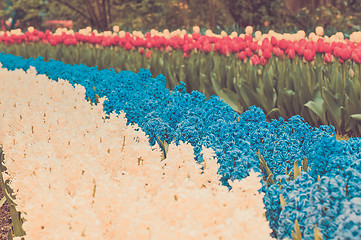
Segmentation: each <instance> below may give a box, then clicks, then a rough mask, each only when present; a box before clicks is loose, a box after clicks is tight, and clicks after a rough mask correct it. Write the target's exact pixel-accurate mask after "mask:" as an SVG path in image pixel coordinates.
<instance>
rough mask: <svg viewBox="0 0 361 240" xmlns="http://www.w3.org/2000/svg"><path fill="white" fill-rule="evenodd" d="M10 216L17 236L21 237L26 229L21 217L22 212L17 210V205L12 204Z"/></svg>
mask: <svg viewBox="0 0 361 240" xmlns="http://www.w3.org/2000/svg"><path fill="white" fill-rule="evenodd" d="M10 216H11V221H12V225H13V230H14V236H15V237H21V236H24V235H25V231H24V230H23V228H22V224H23V223H22V221H21V219H20V214H19V212H18V211H16V209H15V206H14V205H12V204H10Z"/></svg>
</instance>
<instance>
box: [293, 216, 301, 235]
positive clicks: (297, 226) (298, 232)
mask: <svg viewBox="0 0 361 240" xmlns="http://www.w3.org/2000/svg"><path fill="white" fill-rule="evenodd" d="M292 236H293V239H294V240H302V233H301V229H300V225H299V224H298V220H297V219H296V220H295V231H292Z"/></svg>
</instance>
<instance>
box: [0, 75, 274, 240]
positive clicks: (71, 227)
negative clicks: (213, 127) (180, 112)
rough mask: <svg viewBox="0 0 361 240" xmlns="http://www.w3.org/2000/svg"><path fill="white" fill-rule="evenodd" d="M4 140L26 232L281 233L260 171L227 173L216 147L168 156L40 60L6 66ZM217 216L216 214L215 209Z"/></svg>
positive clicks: (34, 235)
mask: <svg viewBox="0 0 361 240" xmlns="http://www.w3.org/2000/svg"><path fill="white" fill-rule="evenodd" d="M0 89H1V95H0V116H1V117H0V139H1V145H2V148H3V151H4V154H5V166H6V168H7V171H6V172H7V174H5V177H6V179H10V180H11V183H10V186H11V188H12V189H13V191H14V193H15V195H16V199H15V200H14V202H15V203H16V204H17V210H19V211H20V212H21V213H23V215H22V216H23V217H24V218H25V222H24V223H23V228H24V230H25V232H26V235H25V238H26V239H168V238H173V239H215V238H216V239H220V238H221V239H234V237H236V238H239V239H260V240H264V239H272V238H271V237H270V232H271V229H270V228H269V225H268V223H267V221H266V218H265V217H264V213H265V209H264V205H263V202H262V196H263V194H262V193H261V194H260V193H259V192H258V190H259V189H260V188H261V187H262V185H261V183H260V182H259V180H260V179H259V178H258V177H257V174H256V173H254V172H251V173H250V176H249V177H247V178H245V179H243V180H242V181H238V180H235V181H230V182H229V184H230V185H231V186H232V191H228V188H227V187H226V186H223V185H221V184H220V182H219V178H220V176H219V175H217V169H218V164H217V161H216V159H215V158H214V156H213V153H212V150H210V149H206V148H204V149H203V151H202V158H203V163H202V164H197V163H196V162H195V161H194V155H193V154H192V147H191V146H190V145H189V144H185V143H181V144H179V145H177V146H176V145H175V144H170V145H169V149H168V152H167V157H166V159H164V160H162V159H161V151H160V149H159V148H158V147H156V146H155V147H151V146H150V144H149V141H148V138H147V137H146V136H145V134H144V132H143V131H141V130H139V128H138V127H137V126H136V125H128V126H127V125H126V118H125V116H124V113H121V114H120V115H119V116H118V115H116V114H110V115H108V116H106V115H105V113H104V112H103V105H102V101H103V100H104V99H101V100H100V103H98V104H97V105H96V106H95V105H91V104H90V103H89V102H87V101H86V100H85V88H84V87H82V86H80V85H76V86H75V87H74V88H73V87H72V86H71V85H70V84H69V83H68V82H66V81H64V80H58V82H54V81H51V80H49V79H48V78H47V77H46V76H44V75H36V71H35V70H34V69H29V70H28V71H27V72H26V73H25V72H24V71H22V70H15V71H12V72H10V71H8V70H5V69H0ZM210 216H212V217H210Z"/></svg>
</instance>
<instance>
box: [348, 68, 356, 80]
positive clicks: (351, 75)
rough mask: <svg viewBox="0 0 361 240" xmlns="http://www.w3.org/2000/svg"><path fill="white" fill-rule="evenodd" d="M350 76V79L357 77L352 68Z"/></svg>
mask: <svg viewBox="0 0 361 240" xmlns="http://www.w3.org/2000/svg"><path fill="white" fill-rule="evenodd" d="M349 74H350V78H353V76H354V75H355V72H354V71H353V70H352V68H350V71H349Z"/></svg>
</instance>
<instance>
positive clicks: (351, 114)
mask: <svg viewBox="0 0 361 240" xmlns="http://www.w3.org/2000/svg"><path fill="white" fill-rule="evenodd" d="M316 33H317V34H315V33H313V34H310V35H309V36H308V37H307V38H305V34H304V32H299V33H297V34H294V35H291V34H283V35H281V34H276V33H274V32H270V33H268V34H263V35H262V34H261V33H259V34H256V33H255V34H254V35H255V36H254V37H252V35H250V34H251V32H248V33H247V34H241V35H240V36H238V35H237V36H236V35H234V34H233V35H232V34H231V35H230V36H227V35H224V34H223V35H214V34H211V33H208V34H207V35H200V34H199V33H198V32H197V31H195V32H194V33H193V34H187V33H186V32H185V31H180V30H179V31H175V32H172V33H169V32H164V33H159V32H156V31H151V32H148V33H146V34H145V35H144V34H143V33H140V32H134V33H125V32H119V33H112V32H105V33H96V32H92V31H88V30H81V31H80V32H78V33H73V32H71V31H64V30H59V31H58V32H56V33H54V34H51V33H50V32H47V33H43V32H39V31H37V30H31V31H28V32H26V33H25V34H22V33H20V32H16V31H14V32H13V34H12V35H8V34H6V35H3V44H0V50H4V51H5V52H6V53H12V54H15V55H21V56H24V57H27V58H28V57H33V58H36V57H38V56H42V57H44V59H45V60H49V59H51V58H53V59H57V60H61V61H63V62H65V63H70V64H79V63H83V64H86V65H88V66H98V67H99V68H100V69H104V68H107V69H109V68H114V69H115V70H116V71H120V70H131V71H134V72H135V71H138V70H139V69H140V68H148V69H150V71H151V72H152V73H153V74H155V75H157V74H160V73H163V74H164V75H165V76H166V79H167V86H168V88H169V89H173V88H174V87H175V86H177V85H179V84H180V82H181V81H184V82H185V83H186V88H187V91H188V92H191V91H192V90H198V91H200V92H202V93H204V94H205V95H206V97H210V96H213V95H217V96H220V97H221V98H222V99H224V100H225V102H226V103H228V104H229V105H230V106H231V107H232V108H233V109H234V110H236V111H238V112H240V113H241V112H243V110H244V109H248V108H249V107H250V106H252V105H256V106H258V107H261V108H262V109H263V111H264V112H265V114H266V116H267V118H268V119H270V118H278V117H280V116H281V117H283V118H285V119H288V118H290V117H291V116H294V115H298V114H299V115H300V116H302V117H303V119H305V120H306V121H307V122H308V123H309V124H310V125H311V126H317V127H318V126H320V125H333V126H335V128H336V131H337V132H338V133H342V134H348V135H351V136H360V135H361V105H360V101H361V96H360V94H359V92H361V85H360V82H359V79H360V77H361V65H360V61H359V60H360V59H361V51H360V49H361V48H360V44H361V43H359V40H358V39H359V37H358V35H359V34H360V33H357V32H355V33H354V34H352V35H351V37H350V40H349V39H344V37H343V35H342V34H341V33H338V34H336V35H334V36H331V37H330V38H329V37H327V36H325V37H321V36H322V32H321V33H320V32H319V31H316ZM9 34H10V33H9ZM8 38H14V39H16V40H14V41H13V42H12V43H10V42H11V41H10V40H7V39H8ZM52 38H54V39H58V42H57V43H56V44H53V45H54V46H52V45H51V44H49V41H51V40H50V39H52ZM69 39H73V40H71V41H74V39H75V41H76V46H74V45H72V44H70V45H69V44H67V42H68V40H69ZM69 41H70V40H69ZM99 41H101V42H103V41H109V42H111V43H112V44H110V45H107V44H105V45H104V44H103V45H104V46H103V45H102V44H101V43H100V42H99ZM0 42H1V38H0ZM13 43H18V44H13ZM65 43H66V44H65ZM189 44H190V45H191V46H189V47H187V49H188V50H187V49H186V50H185V49H184V48H185V46H188V45H189ZM193 45H194V46H193ZM126 46H128V47H126ZM206 46H208V47H206ZM209 46H210V47H209ZM203 48H206V49H209V48H210V51H205V50H204V49H203ZM221 48H225V49H228V50H229V49H233V50H231V51H228V50H227V51H228V52H227V51H226V52H222V51H223V50H220V49H221ZM238 48H239V49H238ZM202 49H203V50H202ZM237 49H238V50H237ZM184 53H186V57H184ZM307 54H310V56H308V55H307ZM287 56H288V57H287ZM240 58H241V59H240ZM260 63H262V64H260ZM262 65H264V66H262Z"/></svg>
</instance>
